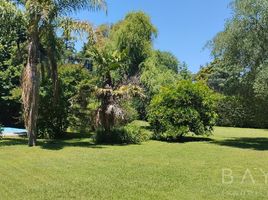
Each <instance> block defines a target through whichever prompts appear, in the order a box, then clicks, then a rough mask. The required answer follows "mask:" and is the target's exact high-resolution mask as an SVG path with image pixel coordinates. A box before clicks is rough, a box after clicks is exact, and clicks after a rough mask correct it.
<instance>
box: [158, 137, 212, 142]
mask: <svg viewBox="0 0 268 200" xmlns="http://www.w3.org/2000/svg"><path fill="white" fill-rule="evenodd" d="M156 141H157V140H156ZM213 141H214V140H213V139H212V138H208V137H192V136H186V137H182V138H179V139H177V140H161V142H167V143H178V144H181V143H190V142H213Z"/></svg>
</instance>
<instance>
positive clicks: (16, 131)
mask: <svg viewBox="0 0 268 200" xmlns="http://www.w3.org/2000/svg"><path fill="white" fill-rule="evenodd" d="M2 135H3V136H24V135H27V130H26V129H20V128H11V127H4V128H3V133H2Z"/></svg>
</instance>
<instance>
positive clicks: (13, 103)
mask: <svg viewBox="0 0 268 200" xmlns="http://www.w3.org/2000/svg"><path fill="white" fill-rule="evenodd" d="M0 13H1V15H0V27H1V29H0V110H1V113H2V115H0V123H3V124H4V125H6V126H9V125H11V124H12V125H14V124H15V125H17V126H19V125H20V123H21V122H22V120H21V102H20V94H21V92H20V88H19V86H20V77H21V72H22V68H23V63H24V62H25V52H24V46H25V41H26V28H25V25H26V19H25V16H24V15H23V13H22V12H21V11H20V10H17V9H16V7H15V6H14V5H13V4H12V3H10V2H7V1H1V2H0ZM3 113H5V114H3Z"/></svg>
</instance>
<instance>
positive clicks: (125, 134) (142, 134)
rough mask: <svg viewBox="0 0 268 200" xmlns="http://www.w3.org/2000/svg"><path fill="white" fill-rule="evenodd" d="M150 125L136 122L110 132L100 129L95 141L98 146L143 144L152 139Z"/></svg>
mask: <svg viewBox="0 0 268 200" xmlns="http://www.w3.org/2000/svg"><path fill="white" fill-rule="evenodd" d="M148 127H149V125H148V123H147V122H144V121H138V120H135V121H133V122H131V123H129V124H127V125H126V126H124V127H120V128H113V129H111V130H110V131H109V132H107V131H105V130H104V129H98V130H97V131H96V133H95V135H94V140H95V142H96V143H98V144H103V143H105V144H141V143H142V142H145V141H147V140H149V139H151V137H152V133H151V131H150V130H148Z"/></svg>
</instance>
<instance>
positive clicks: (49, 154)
mask: <svg viewBox="0 0 268 200" xmlns="http://www.w3.org/2000/svg"><path fill="white" fill-rule="evenodd" d="M26 143H27V141H26V140H25V139H3V140H1V141H0V199H5V200H6V199H27V200H30V199H46V200H47V199H187V200H188V199H195V200H201V199H204V200H209V199H213V200H214V199H215V200H221V199H224V200H227V199H228V200H229V199H239V200H240V199H248V200H252V199H258V200H259V199H268V192H267V191H268V183H267V184H266V183H265V177H264V175H263V174H262V172H261V171H260V170H263V171H264V172H266V173H268V131H267V130H255V129H236V128H216V129H215V133H214V135H213V136H211V137H209V138H205V139H202V138H188V139H187V140H185V142H184V143H166V142H158V141H150V142H147V143H144V144H142V145H129V146H107V145H103V146H101V145H100V146H99V145H94V144H92V143H91V141H90V139H83V138H82V139H70V140H64V141H42V142H40V144H39V146H38V147H36V148H29V147H27V146H26ZM222 169H228V170H229V171H228V172H230V170H232V176H233V183H231V182H230V183H229V184H224V183H222ZM249 172H250V173H249ZM245 173H246V176H244V179H243V175H244V174H245ZM225 178H226V179H224V180H225V181H230V180H231V178H230V177H225ZM267 181H268V180H267Z"/></svg>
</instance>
